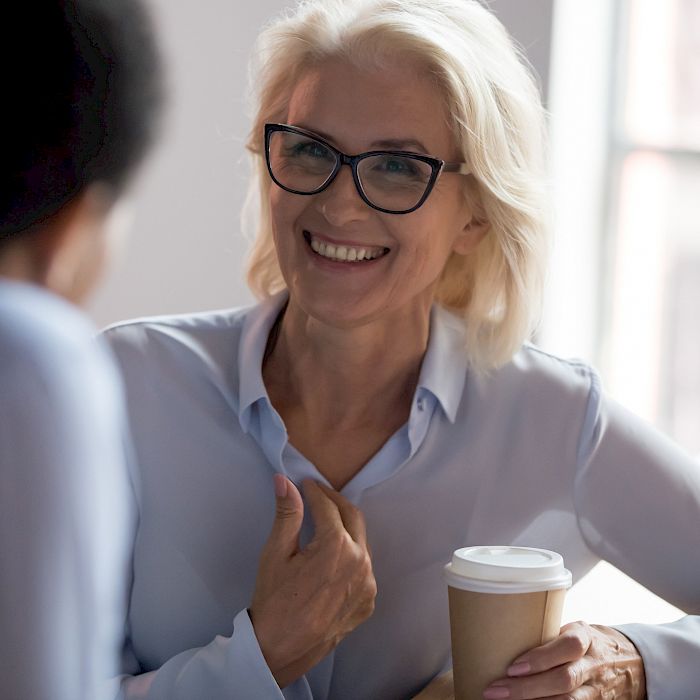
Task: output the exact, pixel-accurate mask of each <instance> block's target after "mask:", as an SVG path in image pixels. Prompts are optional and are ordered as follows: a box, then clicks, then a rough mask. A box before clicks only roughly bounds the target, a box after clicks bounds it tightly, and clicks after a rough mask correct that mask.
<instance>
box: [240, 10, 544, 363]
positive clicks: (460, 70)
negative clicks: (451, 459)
mask: <svg viewBox="0 0 700 700" xmlns="http://www.w3.org/2000/svg"><path fill="white" fill-rule="evenodd" d="M397 54H398V55H400V56H402V57H410V58H413V59H416V60H417V61H418V62H419V64H420V65H422V66H425V67H426V68H427V69H428V70H429V71H430V73H431V75H432V76H434V78H435V80H436V81H437V83H438V85H439V86H440V88H441V89H442V91H443V93H444V95H445V106H446V108H447V114H448V115H449V126H450V128H451V130H452V132H453V134H454V137H455V140H456V143H457V144H458V146H459V148H460V150H461V152H462V155H463V159H464V160H465V161H466V162H467V163H468V164H469V167H470V169H471V171H472V176H470V177H468V178H464V179H465V196H466V197H468V198H469V201H470V202H471V203H472V204H473V206H475V207H476V210H477V213H478V216H479V218H481V219H482V220H483V221H486V222H488V227H489V228H488V232H487V234H486V235H485V236H484V238H483V239H482V241H481V242H480V244H479V245H478V246H477V248H476V249H475V250H474V251H473V252H472V253H471V254H470V255H467V256H459V255H457V254H452V256H451V257H450V258H449V259H448V261H447V264H446V265H445V269H444V270H443V272H442V274H441V276H440V278H439V280H438V285H437V289H436V300H437V301H438V302H439V303H441V304H442V305H443V306H445V307H447V308H448V309H450V310H451V311H453V312H456V313H457V314H459V315H460V316H462V317H463V318H464V321H465V325H466V339H467V340H466V344H467V347H466V352H467V354H468V358H469V362H470V365H471V366H472V367H473V368H474V369H476V370H479V371H486V370H488V369H490V368H494V367H498V366H499V365H501V364H503V363H505V362H507V361H508V360H510V358H511V357H512V356H513V354H514V353H515V352H516V351H517V349H518V348H519V347H520V346H521V344H522V343H523V341H524V340H526V339H527V338H528V337H529V335H530V333H531V332H532V330H533V329H534V326H535V322H536V320H537V318H538V317H539V310H540V304H541V295H542V286H543V278H544V268H545V260H546V252H547V231H548V225H547V213H546V212H547V209H546V207H545V201H544V189H545V188H544V174H543V144H544V122H545V120H544V110H543V108H542V105H541V101H540V95H539V91H538V88H537V85H536V82H535V80H534V79H533V76H532V73H531V72H530V70H529V69H528V67H527V64H526V61H525V60H524V59H523V58H522V56H521V55H520V53H519V51H518V49H517V47H516V46H515V45H514V44H513V42H512V40H511V39H510V37H509V36H508V34H507V32H506V31H505V29H504V28H503V26H502V25H501V24H500V22H499V21H498V20H497V19H496V18H495V17H494V16H493V15H492V14H491V13H490V12H489V11H488V10H486V9H485V8H484V7H483V6H482V5H480V4H479V2H477V1H476V0H305V1H304V2H301V3H300V4H299V5H298V6H297V7H296V9H294V10H292V11H288V12H287V13H285V14H284V15H283V16H281V17H279V18H277V19H276V20H274V21H273V22H272V23H271V24H270V25H269V26H268V27H267V28H266V29H264V30H263V32H262V33H261V35H260V37H259V39H258V44H257V50H256V52H255V54H254V62H253V65H252V72H251V86H252V88H253V92H252V96H253V105H254V107H253V109H254V118H253V126H252V131H251V133H250V136H249V140H248V144H247V146H248V149H249V151H250V152H251V154H252V160H253V168H254V175H253V178H252V180H251V184H250V190H249V195H248V201H247V203H246V206H245V208H244V214H243V223H244V228H245V227H248V228H249V229H250V228H255V229H256V233H255V240H254V245H253V248H252V252H251V257H250V259H249V263H248V284H249V286H250V288H251V289H252V291H253V292H254V293H255V294H256V295H257V296H258V297H259V298H260V297H267V296H270V295H271V294H274V293H276V292H278V291H280V290H282V289H284V288H285V283H284V280H283V278H282V274H281V272H280V267H279V263H278V260H277V254H276V250H275V246H274V242H273V238H272V229H271V222H270V212H269V206H268V199H269V197H268V195H269V188H270V186H271V181H270V178H269V176H268V174H267V170H266V165H265V162H264V152H263V151H264V147H263V125H264V124H265V122H275V121H284V120H285V119H286V114H287V108H288V104H289V99H290V97H291V94H292V92H293V90H294V87H295V85H296V84H297V82H298V81H299V79H300V77H301V76H302V75H303V73H304V72H305V71H306V70H308V69H309V68H310V67H312V66H314V65H317V64H319V63H320V62H323V61H326V60H328V59H329V58H339V59H342V60H344V61H348V62H351V63H353V64H355V65H358V66H367V65H381V62H382V60H383V59H384V58H387V57H391V56H396V55H397Z"/></svg>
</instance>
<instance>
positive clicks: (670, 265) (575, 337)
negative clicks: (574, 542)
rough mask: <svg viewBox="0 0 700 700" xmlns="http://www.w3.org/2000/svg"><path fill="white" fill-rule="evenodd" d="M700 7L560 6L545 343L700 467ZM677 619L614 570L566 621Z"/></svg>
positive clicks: (600, 577) (590, 582) (653, 0)
mask: <svg viewBox="0 0 700 700" xmlns="http://www.w3.org/2000/svg"><path fill="white" fill-rule="evenodd" d="M698 27H700V0H665V1H664V2H659V1H658V0H619V1H618V2H610V0H588V1H587V2H586V3H581V2H577V0H556V5H555V14H554V38H553V47H552V74H551V76H550V80H551V82H550V85H551V94H550V105H551V113H552V117H551V137H552V156H551V164H552V181H553V196H554V201H555V209H556V215H555V216H556V218H555V232H556V241H555V248H554V253H553V258H552V270H551V273H550V280H549V287H548V292H547V300H546V305H545V316H544V321H543V327H542V332H541V336H540V342H541V343H542V344H543V345H544V346H545V347H546V348H548V349H552V350H554V351H556V352H559V353H560V354H563V355H565V356H578V357H582V358H583V359H585V360H587V361H589V362H591V363H592V364H594V365H595V366H597V367H598V368H599V369H600V371H601V374H602V377H603V381H604V384H605V387H606V389H607V391H608V393H609V394H611V395H612V396H613V397H615V398H616V399H618V400H619V401H621V402H622V403H623V404H625V405H627V406H628V407H629V408H630V409H632V410H633V411H634V412H635V413H637V414H639V415H642V416H643V417H645V418H647V419H648V420H650V421H651V422H652V423H654V424H655V425H657V426H658V427H659V428H661V429H662V430H663V431H664V432H666V433H668V434H669V435H671V437H673V438H674V439H675V440H676V441H677V442H679V443H680V444H681V445H682V446H684V447H685V448H686V449H687V450H689V451H690V452H691V453H692V454H697V455H698V456H700V32H698V30H697V28H698ZM681 614H682V613H681V611H679V610H677V609H676V608H674V607H673V606H671V605H668V604H667V603H665V602H663V601H661V600H660V599H659V598H657V597H656V596H654V595H652V594H651V593H649V592H648V591H646V590H645V589H643V588H642V587H641V586H639V585H638V584H635V583H634V582H632V581H631V580H630V579H628V578H627V577H625V576H624V575H623V574H621V573H620V572H619V571H617V570H616V569H614V568H613V567H612V566H610V565H608V564H600V565H599V566H598V567H596V568H595V569H594V570H593V571H592V572H591V573H590V574H589V575H588V576H586V577H585V578H584V579H583V580H582V581H581V583H580V584H579V585H577V586H576V587H575V588H574V590H573V591H572V592H571V594H570V596H569V600H568V602H567V606H566V608H565V613H564V619H565V621H570V620H572V619H579V618H581V619H586V620H588V621H590V622H600V623H603V624H615V623H620V622H629V621H639V622H652V623H653V622H664V621H670V620H673V619H676V618H678V617H680V616H681Z"/></svg>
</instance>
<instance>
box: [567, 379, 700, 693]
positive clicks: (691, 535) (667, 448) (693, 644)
mask: <svg viewBox="0 0 700 700" xmlns="http://www.w3.org/2000/svg"><path fill="white" fill-rule="evenodd" d="M588 413H589V416H588V430H587V433H586V429H584V434H583V435H582V449H583V453H584V454H585V452H589V457H588V459H587V460H586V461H585V462H583V463H582V465H581V469H580V471H579V475H578V477H577V483H576V508H577V513H578V516H579V523H580V526H581V531H582V533H583V535H584V537H585V538H586V540H587V542H588V544H589V546H590V547H591V549H592V550H593V551H594V552H595V553H596V554H598V555H599V556H600V557H602V558H604V559H606V560H608V561H610V562H611V563H612V564H614V565H615V566H617V567H618V568H620V569H621V570H622V571H624V572H625V573H627V574H628V575H629V576H631V577H633V578H634V579H635V580H637V581H639V582H640V583H641V584H642V585H644V586H646V587H647V588H649V589H650V590H652V591H653V592H655V593H656V594H657V595H659V596H661V597H663V598H664V599H666V600H668V601H669V602H671V603H672V604H674V605H676V606H677V607H679V608H681V609H682V610H685V611H686V612H687V613H689V614H690V615H689V616H687V617H684V618H682V619H681V620H679V621H677V622H674V623H671V624H667V625H646V624H632V625H619V626H616V627H617V629H618V630H619V631H621V632H622V633H623V634H624V635H625V636H626V637H628V638H629V639H631V640H632V642H634V644H635V646H636V648H637V649H638V651H639V653H640V654H641V656H642V658H643V660H644V666H645V671H646V679H647V695H648V697H649V699H650V700H682V699H685V698H690V697H694V695H697V693H698V690H697V689H698V687H700V667H699V666H698V663H697V660H698V659H700V617H698V615H700V556H698V552H700V465H699V464H698V462H697V461H695V460H693V459H692V458H691V457H690V456H689V455H687V454H686V453H684V452H683V451H682V450H681V449H680V448H679V447H678V446H676V445H675V444H674V443H673V442H672V441H670V440H669V439H668V438H666V437H665V436H664V435H662V434H661V433H659V432H658V431H656V430H654V429H653V428H652V427H651V426H649V425H647V424H645V423H644V422H643V421H642V420H640V419H639V418H637V417H636V416H634V415H632V414H631V413H630V412H629V411H627V410H625V409H624V408H623V407H621V406H619V405H617V404H615V403H614V402H608V401H602V400H601V398H600V394H599V388H598V387H597V385H596V384H595V383H594V384H593V387H592V392H591V399H590V402H589V412H588ZM585 441H587V442H588V445H589V448H586V446H585V445H586V443H585ZM582 456H583V455H582Z"/></svg>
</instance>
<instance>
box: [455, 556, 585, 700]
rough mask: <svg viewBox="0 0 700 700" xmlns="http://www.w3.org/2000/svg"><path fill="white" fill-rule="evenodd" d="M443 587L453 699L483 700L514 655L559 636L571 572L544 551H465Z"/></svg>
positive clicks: (456, 560) (504, 673)
mask: <svg viewBox="0 0 700 700" xmlns="http://www.w3.org/2000/svg"><path fill="white" fill-rule="evenodd" d="M445 580H446V581H447V584H448V595H449V601H450V628H451V632H452V668H453V676H454V685H455V700H483V692H484V690H485V689H486V688H487V687H488V686H489V685H490V684H491V683H492V682H493V681H495V680H498V679H499V678H503V677H505V676H506V675H507V674H506V670H507V668H508V667H509V666H510V665H511V663H513V661H514V660H515V659H516V658H517V657H518V656H520V655H521V654H523V653H524V652H526V651H529V650H530V649H532V648H534V647H537V646H539V645H540V644H544V643H545V642H548V641H549V640H551V639H554V637H556V636H557V635H558V634H559V627H560V625H561V613H562V607H563V605H564V596H565V594H566V589H567V588H570V587H571V572H570V571H568V570H567V569H565V568H564V560H563V559H562V557H561V555H560V554H557V553H556V552H550V551H549V550H547V549H533V548H530V547H501V546H492V547H464V548H463V549H458V550H457V551H456V552H455V553H454V554H453V556H452V561H451V562H450V563H449V564H447V565H446V566H445Z"/></svg>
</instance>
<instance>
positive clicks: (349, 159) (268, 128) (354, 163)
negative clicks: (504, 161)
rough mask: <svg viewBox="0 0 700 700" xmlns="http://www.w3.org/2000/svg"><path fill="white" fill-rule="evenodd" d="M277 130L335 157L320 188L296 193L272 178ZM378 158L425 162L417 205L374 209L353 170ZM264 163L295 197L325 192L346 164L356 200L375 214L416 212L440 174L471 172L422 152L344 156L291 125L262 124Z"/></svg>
mask: <svg viewBox="0 0 700 700" xmlns="http://www.w3.org/2000/svg"><path fill="white" fill-rule="evenodd" d="M277 131H286V132H289V133H292V134H299V135H301V136H308V137H309V138H312V139H313V140H314V141H318V142H319V143H321V144H322V145H323V146H325V147H326V148H328V150H329V151H331V153H333V154H334V155H335V167H334V168H333V170H332V171H331V173H330V175H329V176H328V177H327V178H326V180H325V181H324V182H323V184H321V186H320V187H317V188H316V189H315V190H312V191H311V192H301V191H299V190H294V189H292V188H291V187H287V186H286V185H283V184H282V183H281V182H280V181H279V180H278V179H277V178H276V177H275V175H274V173H273V172H272V166H271V165H270V138H271V136H272V134H273V133H275V132H277ZM382 155H392V156H402V157H408V158H412V159H414V160H418V161H421V162H423V163H427V164H428V165H429V166H430V168H431V173H430V179H429V180H428V184H427V185H426V187H425V192H424V193H423V196H422V197H421V198H420V200H419V201H418V203H417V204H416V205H415V206H413V207H411V208H410V209H401V210H399V211H396V210H392V209H384V208H382V207H378V206H377V205H376V204H373V203H372V202H371V201H370V199H369V197H368V196H367V194H366V192H365V191H364V189H363V187H362V182H361V180H360V176H359V175H358V173H357V167H358V163H360V162H361V161H362V160H365V159H366V158H370V157H372V156H382ZM265 163H266V165H267V171H268V173H269V174H270V177H271V178H272V181H273V182H274V183H275V184H276V185H277V186H278V187H280V188H281V189H283V190H285V192H291V193H292V194H299V195H314V194H319V193H321V192H323V190H325V189H327V188H328V187H329V186H330V185H331V184H332V182H333V181H334V180H335V178H336V177H337V175H338V173H339V172H340V169H341V168H342V167H343V166H344V165H349V166H350V170H351V171H352V179H353V182H354V183H355V189H356V190H357V193H358V194H359V195H360V198H361V199H362V201H363V202H364V203H365V204H367V205H368V206H370V207H372V209H376V210H377V211H381V212H383V213H385V214H397V215H400V214H410V213H411V212H414V211H416V209H418V208H420V207H421V206H423V204H425V200H426V199H428V197H429V195H430V193H431V192H432V191H433V187H435V183H436V182H437V179H438V177H439V176H440V175H441V174H442V173H443V172H447V173H458V174H459V175H470V174H471V170H470V169H469V168H468V166H467V163H451V162H449V161H444V160H442V159H441V158H435V157H434V156H428V155H424V154H422V153H414V152H413V151H391V150H389V151H365V152H364V153H358V154H356V155H352V156H351V155H348V154H347V153H343V152H342V151H341V150H339V149H337V148H336V147H335V146H332V145H331V144H330V143H328V141H326V140H325V139H323V138H321V137H320V136H318V135H317V134H314V133H313V132H312V131H307V130H306V129H301V128H299V127H298V126H292V125H291V124H274V123H267V124H265Z"/></svg>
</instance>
